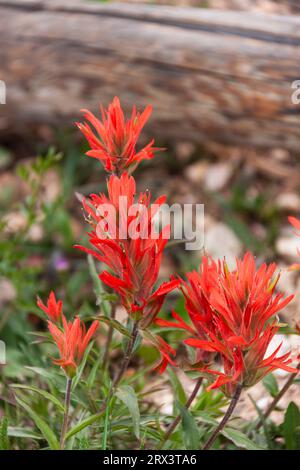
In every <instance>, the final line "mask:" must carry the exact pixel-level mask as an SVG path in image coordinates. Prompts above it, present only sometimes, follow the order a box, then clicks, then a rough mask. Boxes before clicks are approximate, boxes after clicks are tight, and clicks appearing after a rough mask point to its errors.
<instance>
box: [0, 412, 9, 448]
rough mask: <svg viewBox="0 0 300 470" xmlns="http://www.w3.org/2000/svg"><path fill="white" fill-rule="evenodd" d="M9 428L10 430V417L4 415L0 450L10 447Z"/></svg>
mask: <svg viewBox="0 0 300 470" xmlns="http://www.w3.org/2000/svg"><path fill="white" fill-rule="evenodd" d="M7 430H8V419H7V418H6V417H4V418H2V421H1V423H0V450H8V449H9V441H8V433H7Z"/></svg>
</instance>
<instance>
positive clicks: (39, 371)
mask: <svg viewBox="0 0 300 470" xmlns="http://www.w3.org/2000/svg"><path fill="white" fill-rule="evenodd" d="M25 369H28V370H30V371H32V372H34V373H35V374H37V375H40V376H42V377H44V378H45V379H50V380H54V378H55V376H54V374H53V373H52V372H48V371H47V370H46V369H43V368H41V367H30V366H25Z"/></svg>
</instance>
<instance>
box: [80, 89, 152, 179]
mask: <svg viewBox="0 0 300 470" xmlns="http://www.w3.org/2000/svg"><path fill="white" fill-rule="evenodd" d="M82 111H83V113H84V117H85V119H86V121H87V122H84V123H77V126H78V128H79V129H80V130H81V131H82V132H83V134H84V135H85V137H86V139H87V141H88V143H89V145H90V147H91V150H89V151H88V152H87V155H88V156H89V157H93V158H97V159H98V160H100V161H101V163H102V164H103V166H104V167H105V169H106V170H107V171H109V172H112V173H120V172H122V171H124V170H127V171H130V172H131V171H133V170H134V169H135V168H136V167H137V165H138V164H139V163H140V162H141V161H142V160H146V159H151V158H153V156H154V152H155V151H156V150H158V149H156V148H154V147H153V144H154V140H151V142H149V144H148V145H146V146H145V147H143V148H142V149H140V150H137V149H136V146H137V141H138V138H139V136H140V133H141V131H142V129H143V127H144V125H145V124H146V122H147V120H148V119H149V116H150V114H151V112H152V107H151V106H147V107H146V108H145V110H144V111H143V112H142V113H141V114H140V113H138V112H137V111H136V109H135V108H133V110H132V114H131V118H130V119H128V120H126V119H125V117H124V113H123V110H122V108H121V104H120V100H119V98H117V97H115V98H114V99H113V102H112V103H111V104H110V105H109V107H108V110H105V109H103V108H101V112H102V121H100V120H99V119H97V118H96V117H95V116H94V114H92V113H91V112H90V111H88V110H82ZM90 126H92V127H93V128H94V129H92V128H91V127H90Z"/></svg>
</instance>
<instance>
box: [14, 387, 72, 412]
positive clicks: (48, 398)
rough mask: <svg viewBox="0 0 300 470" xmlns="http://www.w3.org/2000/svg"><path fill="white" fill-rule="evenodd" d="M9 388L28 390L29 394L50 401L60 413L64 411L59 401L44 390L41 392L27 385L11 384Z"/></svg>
mask: <svg viewBox="0 0 300 470" xmlns="http://www.w3.org/2000/svg"><path fill="white" fill-rule="evenodd" d="M11 387H13V388H21V389H24V390H30V391H31V392H35V393H38V394H39V395H41V396H42V397H44V398H45V399H46V400H47V401H51V402H52V403H53V404H54V405H55V406H57V408H58V409H59V410H60V411H62V412H64V411H65V409H64V406H63V405H62V404H61V403H60V401H59V400H58V399H57V398H56V397H54V396H53V395H51V393H49V392H46V391H45V390H41V389H39V388H36V387H30V386H29V385H23V384H11Z"/></svg>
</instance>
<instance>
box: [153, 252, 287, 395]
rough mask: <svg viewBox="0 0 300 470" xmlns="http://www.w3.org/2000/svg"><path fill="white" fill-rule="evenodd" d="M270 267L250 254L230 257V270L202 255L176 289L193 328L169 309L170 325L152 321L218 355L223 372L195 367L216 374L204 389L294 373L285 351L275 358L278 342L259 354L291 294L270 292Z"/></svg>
mask: <svg viewBox="0 0 300 470" xmlns="http://www.w3.org/2000/svg"><path fill="white" fill-rule="evenodd" d="M275 270H276V265H275V264H271V265H270V266H267V265H266V264H262V265H261V267H260V268H259V269H256V267H255V260H254V257H253V255H252V254H250V253H247V254H246V255H245V257H244V258H243V259H242V260H237V261H236V269H235V270H234V271H232V272H231V271H230V270H229V269H228V266H227V264H226V261H225V260H224V261H219V262H218V263H215V262H214V261H212V260H208V259H207V258H206V257H204V259H203V263H202V266H201V271H200V273H197V272H193V273H190V274H188V276H187V277H188V282H184V281H182V287H181V288H182V291H183V293H184V296H185V299H186V308H187V311H188V314H189V316H190V318H191V321H192V323H193V328H191V327H190V326H189V325H187V324H186V323H185V322H183V320H182V319H181V318H180V317H179V316H178V314H176V313H175V312H173V317H174V318H175V319H176V320H177V322H175V323H174V322H169V321H165V320H162V319H157V320H156V322H157V323H158V324H159V325H160V326H168V327H169V326H172V325H173V326H174V327H177V328H182V329H185V330H187V331H188V332H189V333H192V334H193V336H194V337H193V338H189V339H187V340H185V343H186V344H188V345H189V346H192V347H195V348H197V349H199V350H200V351H204V352H206V353H209V354H212V355H215V354H216V353H219V354H220V356H221V360H222V365H223V371H219V370H215V369H211V368H209V365H208V364H205V363H202V364H201V365H199V364H197V365H195V368H199V370H201V372H202V373H203V375H206V376H207V377H208V378H210V379H211V378H212V377H214V376H217V379H216V380H215V381H214V383H213V384H212V385H211V386H210V388H217V387H223V389H224V391H225V392H226V394H227V395H229V396H232V395H233V394H234V392H235V389H236V386H237V385H242V386H243V387H250V386H252V385H254V384H255V383H256V382H258V381H259V380H261V379H262V378H263V377H264V376H265V375H267V374H268V373H269V372H272V371H273V370H275V369H277V368H279V369H284V370H286V371H289V372H295V371H296V369H293V368H292V367H290V366H289V365H288V364H289V363H290V362H291V359H290V358H289V354H284V355H282V356H277V353H278V351H279V349H280V346H279V347H278V348H277V349H276V350H275V351H274V352H273V353H272V354H270V355H269V356H268V357H265V356H266V351H267V348H268V346H269V344H270V342H271V340H272V338H273V337H274V335H275V334H276V333H277V331H278V328H279V327H278V324H277V323H276V321H275V320H274V319H273V320H272V317H274V315H276V314H277V312H278V311H279V310H281V309H282V308H284V307H285V306H286V305H287V304H288V303H289V302H290V301H291V300H292V298H293V296H289V297H287V298H286V299H283V294H281V293H278V294H276V293H275V287H276V284H277V282H278V279H279V276H276V277H275V278H274V273H275ZM198 359H199V358H198ZM203 359H205V357H202V360H203ZM206 359H208V358H206Z"/></svg>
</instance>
